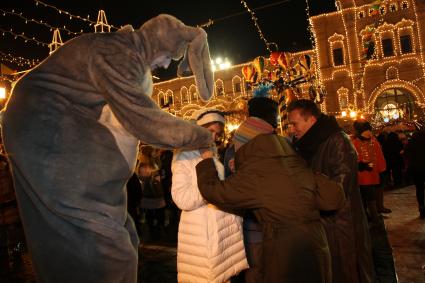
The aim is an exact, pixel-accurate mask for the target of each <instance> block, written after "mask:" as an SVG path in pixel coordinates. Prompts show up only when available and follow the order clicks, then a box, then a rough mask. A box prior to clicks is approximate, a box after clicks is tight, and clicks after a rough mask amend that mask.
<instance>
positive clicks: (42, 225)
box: [2, 15, 212, 283]
mask: <svg viewBox="0 0 425 283" xmlns="http://www.w3.org/2000/svg"><path fill="white" fill-rule="evenodd" d="M199 34H203V33H202V32H200V31H199V29H196V28H192V27H187V26H185V25H184V24H183V23H181V22H180V21H179V20H177V19H175V18H174V17H172V16H169V15H160V16H158V17H156V18H154V19H152V20H150V21H148V22H147V23H146V24H144V25H143V26H142V27H141V28H140V29H139V30H136V31H132V29H130V28H125V29H123V30H121V31H120V32H116V33H103V34H100V33H98V34H85V35H82V36H80V37H78V38H75V39H72V40H70V41H68V42H67V43H66V44H65V45H63V46H62V47H60V48H59V49H58V50H57V51H55V52H54V53H53V54H52V55H51V56H49V57H48V58H47V59H46V60H44V61H43V62H42V63H41V64H40V65H39V66H37V67H36V68H34V69H33V70H32V71H30V72H29V73H27V74H26V75H25V76H24V77H22V78H21V79H20V80H19V81H18V82H17V83H16V86H15V88H14V90H13V94H12V96H11V98H10V100H9V102H8V104H7V108H6V111H5V113H4V115H3V121H2V134H3V138H4V143H5V148H6V151H7V153H8V155H9V159H10V161H11V165H12V171H13V177H14V181H15V189H16V194H17V199H18V202H19V207H20V213H21V218H22V222H23V224H24V228H25V232H26V237H27V241H28V244H29V249H30V252H31V255H32V259H33V263H34V268H35V272H36V275H37V279H38V280H39V281H40V282H54V283H57V282H61V283H63V282H90V283H93V282H106V283H108V282H111V283H116V282H133V283H134V282H136V279H137V276H136V275H137V246H138V238H137V234H136V231H135V229H134V223H133V220H132V219H131V217H129V216H128V214H127V212H126V192H125V185H126V182H127V180H128V179H129V177H130V176H131V174H132V169H133V168H134V163H133V164H129V162H128V160H131V158H130V159H128V158H127V159H126V156H123V154H122V151H120V148H121V147H120V146H122V145H123V144H122V142H124V145H126V146H127V147H128V145H133V144H132V141H133V140H136V139H135V138H137V139H139V140H141V141H143V142H145V143H149V144H152V145H155V146H160V147H163V148H186V149H194V148H199V147H207V146H209V145H210V144H211V143H212V138H211V134H210V133H209V132H208V131H207V130H206V129H204V128H202V127H199V126H196V125H194V124H191V123H189V122H186V121H184V120H182V119H179V118H176V117H174V116H172V115H170V114H168V113H165V112H163V111H161V109H159V108H158V106H157V105H156V104H155V103H154V102H153V101H152V99H151V98H150V96H151V94H152V78H151V72H150V67H149V66H150V63H151V62H152V61H153V60H154V59H155V58H157V56H159V55H161V54H166V55H167V56H170V57H173V58H180V57H181V56H182V55H183V53H184V51H185V48H187V46H188V44H189V45H190V42H192V41H194V42H196V43H195V44H196V45H198V44H200V45H201V46H202V48H200V49H199V48H195V49H196V50H198V51H199V50H200V51H199V52H198V51H197V52H195V53H194V55H190V56H189V58H191V59H190V60H189V61H190V63H191V64H193V65H196V66H191V67H192V70H194V72H195V75H196V73H197V72H198V70H199V69H201V74H200V75H196V76H197V78H198V80H197V83H199V82H200V81H202V78H201V77H206V78H208V80H210V79H211V78H210V77H209V75H208V72H205V71H204V70H202V68H203V67H202V64H203V63H205V58H200V57H198V58H196V56H206V54H207V53H208V52H207V50H206V48H207V47H208V45H206V43H205V42H204V43H201V42H200V41H201V40H200V39H198V38H200V37H199V36H198V35H199ZM201 36H202V39H203V40H206V38H205V37H204V35H201ZM199 78H201V79H199ZM209 84H210V83H205V85H209ZM202 88H203V89H204V90H203V96H204V98H209V97H210V96H211V94H212V92H210V90H209V89H208V87H207V90H205V87H201V89H202ZM105 106H108V108H105ZM105 109H110V110H109V111H112V113H111V115H110V116H111V117H114V118H116V120H117V121H119V125H118V126H120V127H122V128H120V129H119V130H120V131H121V132H124V139H123V140H122V141H119V140H117V139H116V138H115V137H114V134H113V132H111V129H113V127H114V126H116V125H110V126H111V127H106V126H105V125H104V124H101V123H99V119H100V118H101V115H103V114H102V113H103V112H104V110H105ZM115 134H116V133H115ZM126 135H127V136H126ZM131 136H132V137H131ZM126 137H129V138H127V140H126ZM134 137H135V138H134ZM127 141H130V143H127V144H125V142H127ZM119 145H120V146H119ZM133 147H134V148H132V149H131V150H130V151H129V152H134V154H135V153H136V150H137V148H136V147H137V145H136V144H134V145H133ZM134 154H133V155H134ZM133 160H134V159H133ZM129 165H130V166H129Z"/></svg>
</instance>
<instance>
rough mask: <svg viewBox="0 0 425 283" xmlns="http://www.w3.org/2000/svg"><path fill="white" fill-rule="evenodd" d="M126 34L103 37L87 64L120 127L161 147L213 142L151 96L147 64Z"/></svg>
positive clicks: (189, 145) (206, 133) (189, 147)
mask: <svg viewBox="0 0 425 283" xmlns="http://www.w3.org/2000/svg"><path fill="white" fill-rule="evenodd" d="M129 36H131V35H129V34H114V36H112V35H111V36H110V37H108V35H106V36H105V39H104V38H102V39H100V40H98V41H99V42H97V43H96V47H97V48H98V51H97V52H96V54H94V55H93V58H92V62H90V64H89V74H90V77H91V81H92V82H93V84H94V85H95V88H96V89H97V91H98V92H100V94H102V95H103V96H104V98H105V100H106V101H107V103H108V105H109V106H110V108H111V110H112V112H113V113H114V115H115V116H116V117H117V119H118V121H119V122H120V123H121V124H122V126H123V127H124V128H125V129H126V130H127V131H128V132H129V133H131V134H132V135H133V136H135V137H136V138H138V139H140V140H141V141H143V142H145V143H148V144H151V145H153V146H156V147H161V148H168V149H172V148H185V149H196V148H201V147H208V146H209V145H210V144H211V143H212V137H211V134H210V133H209V132H208V131H207V130H206V129H204V128H202V127H199V126H197V125H195V124H192V123H189V122H187V121H184V120H183V119H180V118H177V117H174V116H172V115H171V114H168V113H166V112H165V111H162V110H161V109H160V108H159V107H158V106H157V105H156V104H155V102H154V101H153V100H152V99H151V98H150V96H151V94H152V75H151V72H150V67H149V66H147V64H146V63H145V62H144V59H143V56H142V54H141V52H140V50H138V49H137V48H136V47H134V46H133V45H134V43H133V41H131V40H129V38H128V37H129Z"/></svg>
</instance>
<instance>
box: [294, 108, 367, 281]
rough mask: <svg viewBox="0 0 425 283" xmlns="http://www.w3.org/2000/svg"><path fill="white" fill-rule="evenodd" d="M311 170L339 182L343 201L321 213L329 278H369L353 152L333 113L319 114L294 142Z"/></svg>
mask: <svg viewBox="0 0 425 283" xmlns="http://www.w3.org/2000/svg"><path fill="white" fill-rule="evenodd" d="M294 146H295V148H296V150H297V151H298V153H300V154H301V155H302V156H303V157H304V158H305V159H306V160H307V162H308V163H309V164H310V166H311V168H312V169H313V171H314V172H320V173H323V174H325V175H327V176H329V177H330V178H331V179H332V180H334V181H336V182H338V183H339V184H341V185H342V186H343V188H344V191H345V196H346V198H347V202H346V203H345V205H344V207H342V208H341V209H339V210H338V211H337V212H334V213H327V212H323V213H322V218H321V219H322V223H323V225H324V227H325V230H326V236H327V239H328V242H329V248H330V251H331V255H332V275H333V282H344V283H358V282H361V283H366V282H373V280H374V271H373V261H372V254H371V243H370V235H369V230H368V224H367V219H366V216H365V212H364V208H363V205H362V201H361V197H360V191H359V186H358V180H357V155H356V151H355V149H354V147H353V145H352V143H351V141H350V138H349V137H348V136H347V135H346V134H345V133H344V132H343V131H342V130H341V129H340V128H339V126H338V124H337V122H336V120H335V118H334V117H329V116H326V115H322V116H321V117H320V118H319V119H318V121H317V122H316V123H315V124H314V125H313V126H312V127H311V128H310V129H309V131H308V132H307V133H306V134H305V135H304V136H303V137H302V138H301V139H300V140H298V141H296V142H295V144H294Z"/></svg>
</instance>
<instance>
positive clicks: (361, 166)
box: [358, 161, 373, 172]
mask: <svg viewBox="0 0 425 283" xmlns="http://www.w3.org/2000/svg"><path fill="white" fill-rule="evenodd" d="M358 166H359V171H360V172H362V171H369V172H370V171H372V170H373V167H372V166H370V162H363V161H360V162H359V163H358Z"/></svg>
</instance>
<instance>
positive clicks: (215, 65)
mask: <svg viewBox="0 0 425 283" xmlns="http://www.w3.org/2000/svg"><path fill="white" fill-rule="evenodd" d="M231 66H232V64H231V63H230V61H229V59H227V58H224V59H222V58H221V57H217V58H216V59H215V60H211V69H212V70H213V71H219V70H225V69H229V68H230V67H231Z"/></svg>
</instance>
